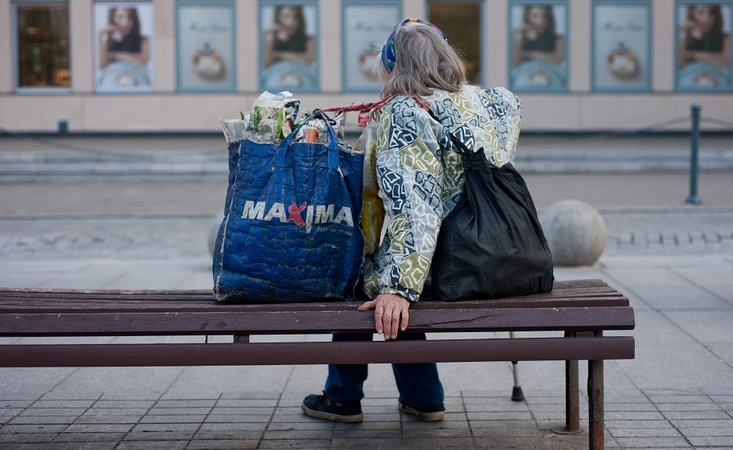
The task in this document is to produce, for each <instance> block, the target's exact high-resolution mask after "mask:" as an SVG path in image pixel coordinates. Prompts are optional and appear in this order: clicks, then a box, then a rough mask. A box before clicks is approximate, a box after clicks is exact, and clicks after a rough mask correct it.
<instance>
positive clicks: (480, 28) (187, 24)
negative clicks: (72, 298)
mask: <svg viewBox="0 0 733 450" xmlns="http://www.w3.org/2000/svg"><path fill="white" fill-rule="evenodd" d="M404 17H421V18H425V19H428V20H430V21H432V22H433V23H435V24H436V25H438V26H440V27H441V29H443V31H444V32H445V34H446V35H447V36H448V39H449V42H451V43H452V44H453V45H454V46H455V47H457V48H458V49H459V51H461V52H462V53H463V55H464V57H465V58H466V61H467V68H468V75H469V78H470V81H471V82H473V83H476V84H479V85H483V86H487V87H490V86H507V87H509V88H510V89H512V90H513V91H515V92H516V93H517V94H518V95H519V96H520V98H521V100H522V102H523V104H524V121H523V129H524V130H531V131H548V132H597V131H636V130H643V129H648V128H652V127H655V126H657V125H658V124H667V123H674V124H673V125H670V126H669V127H668V128H667V129H669V130H681V129H685V128H689V124H686V123H684V121H676V122H675V120H676V119H679V118H684V117H685V116H688V115H689V111H690V105H691V104H693V103H697V104H699V105H700V106H701V107H702V111H703V115H704V116H706V117H711V118H715V119H718V120H720V121H726V120H727V121H729V122H733V77H732V75H731V74H732V73H733V70H732V68H733V67H732V64H733V62H732V59H733V58H731V24H732V22H733V0H712V1H706V2H700V1H693V0H544V1H542V0H537V1H529V0H474V1H470V0H464V1H451V0H442V1H437V0H436V1H433V0H374V1H370V2H364V1H356V0H291V1H276V0H209V1H205V0H198V1H196V0H147V1H114V2H111V1H106V0H66V1H64V0H0V128H3V129H5V130H9V131H12V132H55V131H57V130H63V131H66V130H68V131H69V132H72V133H74V132H79V133H108V132H109V133H117V132H163V133H168V132H214V131H216V130H218V129H219V119H220V118H235V117H238V115H239V111H240V110H241V111H245V110H248V109H250V108H251V106H252V104H253V102H254V101H255V100H256V99H257V98H258V96H259V95H260V93H261V92H263V91H265V90H268V91H270V92H279V91H283V90H287V91H290V92H292V93H293V94H294V96H295V97H296V98H298V99H300V100H301V108H302V110H310V109H313V108H327V107H331V106H343V105H348V104H350V103H352V102H358V101H361V102H369V101H375V100H377V99H378V98H379V89H380V82H379V80H378V79H375V78H374V76H373V72H374V70H375V67H378V63H375V61H377V60H378V55H379V53H378V52H379V49H380V47H381V44H382V43H383V42H384V40H385V39H386V37H387V35H388V34H389V33H390V31H391V29H392V27H393V26H394V24H395V23H396V22H398V21H399V20H400V19H402V18H404ZM677 122H679V123H677ZM707 126H712V125H709V124H707V123H703V127H707Z"/></svg>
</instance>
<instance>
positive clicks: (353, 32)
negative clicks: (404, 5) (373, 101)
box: [343, 3, 400, 92]
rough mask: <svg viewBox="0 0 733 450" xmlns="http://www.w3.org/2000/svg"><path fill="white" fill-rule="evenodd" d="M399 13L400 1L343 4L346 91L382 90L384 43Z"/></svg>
mask: <svg viewBox="0 0 733 450" xmlns="http://www.w3.org/2000/svg"><path fill="white" fill-rule="evenodd" d="M399 14H400V7H399V5H398V4H394V5H390V4H378V3H377V4H371V5H368V4H348V3H347V4H344V26H343V33H344V47H343V52H344V54H343V62H344V71H343V75H344V78H343V79H344V90H350V91H376V92H378V91H379V90H381V88H382V84H383V83H382V80H381V79H380V73H379V71H380V70H383V69H382V67H381V56H380V55H381V51H382V45H383V44H384V42H385V41H386V40H387V37H388V36H389V34H390V33H391V32H392V28H394V26H395V24H396V23H397V22H399V20H400V15H399Z"/></svg>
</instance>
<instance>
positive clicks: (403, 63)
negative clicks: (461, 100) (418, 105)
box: [381, 22, 466, 98]
mask: <svg viewBox="0 0 733 450" xmlns="http://www.w3.org/2000/svg"><path fill="white" fill-rule="evenodd" d="M394 44H395V54H396V56H397V58H396V61H395V67H394V69H393V70H392V73H391V75H387V79H386V81H385V83H384V87H383V88H382V94H381V95H382V98H387V97H389V96H391V95H393V94H400V95H419V96H426V95H432V94H433V89H434V88H435V89H442V90H445V91H448V92H457V91H459V90H460V89H461V85H462V84H464V83H466V67H465V64H464V62H463V60H462V59H461V57H460V56H459V55H458V53H457V52H456V50H455V49H454V48H453V47H451V46H450V45H449V44H448V43H447V42H446V41H445V40H443V37H442V36H441V35H440V33H439V32H438V31H436V30H435V29H433V28H432V27H431V26H428V25H424V24H421V23H412V22H408V23H405V24H403V25H401V26H400V27H399V28H398V29H397V31H396V32H395V35H394Z"/></svg>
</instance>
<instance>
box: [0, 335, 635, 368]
mask: <svg viewBox="0 0 733 450" xmlns="http://www.w3.org/2000/svg"><path fill="white" fill-rule="evenodd" d="M457 343H458V342H457V341H456V340H447V341H440V340H427V341H389V342H299V343H291V342H289V343H248V344H109V345H99V344H83V345H0V356H1V358H0V367H92V366H93V367H119V366H218V365H278V364H279V365H283V364H285V365H290V364H330V363H337V364H364V363H389V362H393V361H400V362H406V363H418V362H477V361H517V360H519V361H549V360H560V361H562V360H572V361H575V360H591V359H633V358H634V338H633V337H631V336H607V337H576V338H530V339H525V338H517V339H465V340H460V348H459V349H456V344H457ZM113 349H114V350H113Z"/></svg>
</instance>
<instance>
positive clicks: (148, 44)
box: [94, 2, 153, 92]
mask: <svg viewBox="0 0 733 450" xmlns="http://www.w3.org/2000/svg"><path fill="white" fill-rule="evenodd" d="M94 30H95V35H94V43H95V44H94V49H95V56H96V57H95V64H96V70H95V85H96V90H97V91H99V92H140V91H143V92H149V91H152V90H153V5H152V4H151V3H150V2H125V3H95V4H94Z"/></svg>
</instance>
